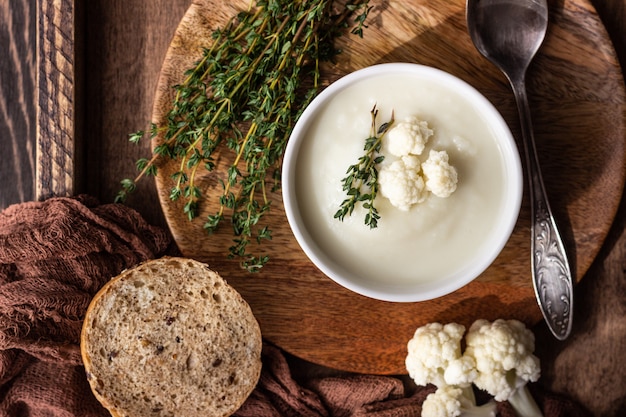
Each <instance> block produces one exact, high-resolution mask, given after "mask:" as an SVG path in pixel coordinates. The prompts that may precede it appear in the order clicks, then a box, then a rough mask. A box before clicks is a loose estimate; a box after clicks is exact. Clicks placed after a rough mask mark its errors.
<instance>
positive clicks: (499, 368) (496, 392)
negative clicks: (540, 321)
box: [464, 319, 542, 416]
mask: <svg viewBox="0 0 626 417" xmlns="http://www.w3.org/2000/svg"><path fill="white" fill-rule="evenodd" d="M466 342H467V348H466V349H465V354H464V355H466V356H471V357H473V358H474V360H475V361H476V370H477V371H478V376H477V377H476V379H475V380H474V383H475V384H476V386H477V387H478V388H480V389H482V390H485V391H487V392H488V393H490V394H491V395H493V397H494V399H495V400H496V401H508V402H509V403H510V404H511V405H512V406H513V408H514V409H515V410H516V411H517V412H518V414H519V415H523V416H541V415H542V414H541V411H540V410H539V408H538V407H537V404H536V403H535V401H534V400H533V398H532V396H531V395H530V393H529V391H528V387H527V383H528V382H529V381H532V382H535V381H537V380H538V379H539V376H540V374H541V367H540V365H539V358H537V357H536V356H535V355H533V351H534V350H535V336H534V334H533V333H532V331H530V330H529V329H527V328H526V326H525V325H524V323H522V322H520V321H518V320H503V319H498V320H496V321H494V322H493V323H490V322H488V321H487V320H476V321H475V322H474V324H472V326H471V327H470V329H469V331H468V333H467V336H466Z"/></svg>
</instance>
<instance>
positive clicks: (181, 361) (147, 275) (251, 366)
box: [81, 257, 262, 417]
mask: <svg viewBox="0 0 626 417" xmlns="http://www.w3.org/2000/svg"><path fill="white" fill-rule="evenodd" d="M261 349H262V339H261V331H260V328H259V325H258V322H257V321H256V319H255V317H254V315H253V313H252V310H251V309H250V306H249V305H248V304H247V303H246V302H245V300H244V299H243V298H242V297H241V295H240V294H239V293H238V292H237V291H236V290H235V289H234V288H232V287H231V286H230V285H228V284H227V283H226V281H225V280H224V279H223V278H221V277H220V276H219V274H218V273H216V272H215V271H212V270H211V269H210V268H209V267H208V265H206V264H203V263H201V262H198V261H195V260H191V259H186V258H176V257H164V258H160V259H157V260H151V261H147V262H144V263H142V264H140V265H138V266H136V267H134V268H132V269H128V270H125V271H123V272H122V273H121V274H120V275H118V276H117V277H115V278H113V279H112V280H111V281H109V282H108V283H107V284H106V285H105V286H104V287H103V288H102V289H100V291H99V292H98V293H97V294H96V295H95V296H94V298H93V300H92V301H91V303H90V305H89V307H88V309H87V313H86V316H85V320H84V322H83V327H82V332H81V355H82V359H83V363H84V366H85V371H86V375H87V379H88V381H89V384H90V386H91V389H92V391H93V393H94V395H95V396H96V398H97V399H98V400H99V401H100V403H101V404H102V405H103V406H104V407H105V408H107V409H108V410H109V412H110V413H111V415H112V416H114V417H143V416H159V417H164V416H185V415H190V416H198V415H209V416H222V417H225V416H229V415H231V414H233V413H234V412H235V411H236V410H237V409H238V408H239V407H240V406H241V405H242V404H243V402H244V401H245V400H246V399H247V398H248V396H249V395H250V393H251V392H252V390H253V389H254V387H255V386H256V383H257V382H258V379H259V377H260V373H261Z"/></svg>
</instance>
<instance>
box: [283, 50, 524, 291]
mask: <svg viewBox="0 0 626 417" xmlns="http://www.w3.org/2000/svg"><path fill="white" fill-rule="evenodd" d="M388 73H393V74H400V73H406V74H412V75H415V76H422V77H424V76H427V77H429V78H430V79H433V80H435V81H438V82H445V83H447V84H448V85H450V86H451V88H453V89H455V91H459V92H460V94H461V95H462V96H464V97H466V98H467V99H468V102H469V103H470V104H471V105H472V106H473V107H476V108H481V109H484V110H482V111H483V112H484V113H485V115H486V119H487V120H488V121H489V124H490V125H491V127H492V128H493V129H494V130H495V131H496V132H498V137H499V138H500V139H499V141H498V146H499V147H500V149H501V154H502V155H503V160H504V161H505V170H506V172H507V175H506V176H505V177H506V178H507V181H506V187H505V188H506V189H507V191H508V196H507V198H505V199H504V203H503V208H502V211H503V212H504V213H505V215H503V216H501V219H500V223H501V226H502V227H500V229H499V230H501V233H496V234H494V236H495V237H492V238H491V239H492V240H493V245H491V246H490V248H491V250H489V251H485V254H484V256H482V255H481V259H480V260H479V261H477V262H472V263H470V264H469V265H467V266H466V267H464V268H462V269H461V270H460V271H458V272H457V273H456V274H454V278H448V279H447V280H446V281H445V283H443V285H442V283H441V281H437V282H428V283H417V284H416V285H415V286H409V287H407V286H405V285H389V284H388V283H384V284H383V283H380V285H374V286H371V285H364V281H363V280H361V281H359V280H358V279H355V278H356V277H354V276H353V274H351V273H350V272H349V271H347V270H346V269H345V268H344V267H343V266H341V265H339V264H337V263H336V262H335V261H333V260H332V259H330V258H329V257H328V256H327V255H326V254H325V253H324V251H323V250H322V249H321V248H319V246H318V245H317V244H315V243H314V239H313V238H312V236H311V235H310V233H309V232H308V231H307V228H306V226H305V225H304V222H303V220H302V217H301V215H300V212H299V210H298V202H297V198H296V192H295V191H296V190H295V188H296V186H295V182H296V181H295V179H294V177H295V172H296V161H297V159H298V151H299V149H300V147H301V145H302V141H303V140H304V138H305V137H306V130H307V128H308V126H309V124H310V123H311V122H312V121H313V120H314V118H315V116H316V115H317V113H318V112H319V111H320V108H321V107H322V106H323V105H324V103H325V102H326V101H327V100H329V99H331V98H332V97H333V96H334V95H336V94H337V93H339V92H340V91H341V90H343V89H344V88H346V87H347V86H349V85H351V84H353V83H355V82H358V81H361V80H363V79H366V78H371V77H376V76H380V75H384V74H388ZM281 182H282V190H281V191H282V200H283V206H284V209H285V214H286V217H287V221H288V223H289V227H290V229H291V231H292V233H293V235H294V237H295V239H296V241H297V242H298V244H299V246H300V248H301V249H302V250H303V252H304V253H305V254H306V256H307V257H308V258H309V260H310V261H311V262H312V263H313V264H314V265H315V266H316V267H317V269H319V270H320V271H321V272H322V273H323V274H324V275H326V276H327V277H328V278H330V279H331V280H332V281H334V282H336V283H337V284H339V285H341V286H342V287H344V288H346V289H348V290H350V291H352V292H355V293H357V294H360V295H363V296H366V297H369V298H373V299H377V300H381V301H390V302H419V301H427V300H431V299H435V298H438V297H442V296H444V295H447V294H450V293H453V292H455V291H457V290H459V289H461V288H462V287H464V286H465V285H467V284H468V283H470V282H471V281H473V280H474V279H476V278H477V277H478V276H480V275H481V274H482V273H483V272H484V271H485V270H487V268H489V266H490V265H491V264H492V263H493V262H494V261H495V259H496V258H497V257H498V255H499V254H500V253H501V252H502V250H503V249H504V247H505V246H506V243H507V242H508V240H509V239H510V237H511V235H512V233H513V230H514V228H515V225H516V223H517V219H518V217H519V213H520V210H521V204H522V196H523V171H522V164H521V159H520V154H519V149H518V147H517V144H516V142H515V138H514V137H513V134H512V133H511V130H510V128H509V126H508V124H507V123H506V121H505V120H504V118H503V117H502V115H501V114H500V112H499V111H498V110H497V109H496V107H495V106H494V105H493V104H492V103H491V102H490V101H489V100H488V99H487V98H486V97H485V96H484V95H483V94H482V93H480V92H479V91H478V90H477V89H476V88H475V87H473V86H472V85H470V84H469V83H467V82H465V81H464V80H462V79H460V78H458V77H457V76H455V75H452V74H450V73H448V72H445V71H443V70H440V69H438V68H435V67H431V66H426V65H422V64H416V63H401V62H394V63H383V64H375V65H371V66H368V67H365V68H362V69H358V70H355V71H353V72H351V73H349V74H347V75H344V76H343V77H341V78H339V79H338V80H336V81H334V82H333V83H331V84H330V85H328V86H327V87H326V88H325V89H324V90H322V91H321V92H320V93H319V94H318V95H317V96H316V97H315V98H314V99H313V100H312V101H311V103H309V105H308V106H307V107H306V108H305V109H304V111H303V112H302V114H301V115H300V117H299V119H298V121H297V122H296V124H295V126H294V128H293V129H292V132H291V134H290V137H289V140H288V141H287V146H286V148H285V152H284V155H283V166H282V173H281ZM506 213H508V216H507V215H506ZM481 253H482V252H481ZM428 284H430V285H428ZM435 284H436V285H435ZM407 288H409V289H408V290H407ZM410 289H419V292H417V293H416V292H412V291H411V290H410Z"/></svg>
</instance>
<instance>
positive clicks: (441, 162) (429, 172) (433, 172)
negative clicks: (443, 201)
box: [422, 150, 458, 198]
mask: <svg viewBox="0 0 626 417" xmlns="http://www.w3.org/2000/svg"><path fill="white" fill-rule="evenodd" d="M422 172H423V173H424V177H425V179H426V181H425V185H426V189H427V190H428V191H430V192H431V193H433V194H434V195H436V196H437V197H441V198H447V197H450V195H451V194H452V193H453V192H454V191H455V190H456V184H457V182H458V175H457V172H456V168H454V167H453V166H451V165H450V164H449V163H448V153H447V152H446V151H434V150H431V151H430V153H429V154H428V159H427V160H426V161H424V162H423V163H422Z"/></svg>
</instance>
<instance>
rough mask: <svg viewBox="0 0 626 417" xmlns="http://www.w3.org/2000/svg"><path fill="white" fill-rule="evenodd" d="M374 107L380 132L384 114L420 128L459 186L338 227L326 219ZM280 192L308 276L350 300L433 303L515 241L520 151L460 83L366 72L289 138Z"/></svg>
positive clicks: (433, 75) (315, 105) (396, 68)
mask: <svg viewBox="0 0 626 417" xmlns="http://www.w3.org/2000/svg"><path fill="white" fill-rule="evenodd" d="M373 104H376V106H377V108H378V109H379V111H380V113H379V118H380V120H379V122H380V123H382V122H386V121H387V119H389V118H390V114H391V109H393V111H394V113H395V117H396V119H395V120H396V121H400V120H401V119H402V118H403V117H405V116H410V115H417V116H419V117H420V119H422V120H425V121H427V122H428V123H429V125H430V127H431V128H432V129H433V130H434V132H435V134H434V135H433V139H431V142H432V143H431V144H430V145H429V146H431V147H432V148H435V149H437V150H441V149H445V150H448V151H449V154H450V163H451V165H453V166H454V165H455V164H458V165H457V170H458V172H459V182H458V186H457V190H456V191H455V193H454V194H452V196H451V197H449V198H448V199H439V198H436V197H432V198H431V199H429V200H428V202H427V203H422V204H421V205H419V204H418V205H417V206H421V207H419V208H412V209H411V210H410V211H408V212H402V211H399V210H398V209H395V208H394V207H393V206H391V204H389V202H388V201H387V200H386V199H384V198H382V197H380V193H379V197H378V198H377V200H376V201H377V203H376V206H377V208H378V209H379V212H380V214H381V219H380V220H379V225H378V227H377V228H376V229H372V230H370V229H369V227H367V226H365V225H364V224H363V217H362V216H363V213H362V212H360V211H359V210H358V209H357V210H355V213H354V214H353V215H352V216H349V217H347V218H346V219H345V220H344V221H343V222H341V221H339V220H337V219H334V218H333V215H334V212H335V211H336V210H337V209H338V208H339V205H340V203H341V201H342V200H343V198H345V192H343V191H342V190H341V180H342V178H343V177H344V176H345V172H346V169H347V167H348V166H349V165H350V164H352V163H355V162H356V160H357V158H358V156H360V155H362V154H363V143H364V140H365V138H366V137H367V134H368V133H369V131H370V124H371V123H370V122H371V114H370V110H371V109H372V107H373ZM485 138H486V139H485ZM429 143H430V142H429ZM446 148H447V149H446ZM282 186H283V191H282V192H283V203H284V207H285V211H286V215H287V219H288V221H289V225H290V227H291V229H292V231H293V234H294V235H295V238H296V240H297V241H298V243H299V245H300V246H301V248H302V250H303V251H304V252H305V254H306V255H307V256H308V258H309V259H310V260H311V261H312V262H313V263H314V264H315V265H316V266H317V268H319V269H320V270H321V271H322V272H323V273H324V274H326V275H327V276H328V277H329V278H330V279H332V280H334V281H335V282H336V283H338V284H340V285H341V286H343V287H345V288H347V289H349V290H351V291H354V292H356V293H358V294H361V295H364V296H367V297H371V298H374V299H379V300H385V301H395V302H414V301H423V300H429V299H433V298H437V297H440V296H443V295H446V294H449V293H451V292H453V291H456V290H458V289H459V288H461V287H463V286H465V285H466V284H468V283H469V282H470V281H472V280H473V279H475V278H476V277H478V276H479V275H480V274H482V273H483V272H484V271H485V270H486V269H487V268H488V267H489V266H490V265H491V264H492V262H493V261H494V260H495V259H496V257H497V256H498V255H499V253H500V252H501V251H502V249H503V247H504V246H505V244H506V243H507V241H508V239H509V237H510V235H511V233H512V232H513V229H514V226H515V223H516V221H517V218H518V215H519V210H520V205H521V201H522V192H523V181H522V168H521V164H520V157H519V153H518V150H517V147H516V144H515V141H514V139H513V136H512V134H511V132H510V130H509V128H508V126H507V125H506V123H505V121H504V120H503V118H502V117H501V115H500V114H499V113H498V111H497V110H496V109H495V107H494V106H493V105H492V104H491V103H490V102H489V101H488V100H487V99H486V98H485V97H484V96H482V95H481V94H480V93H479V92H478V91H477V90H476V89H474V88H473V87H472V86H470V85H469V84H467V83H465V82H464V81H462V80H460V79H458V78H456V77H454V76H452V75H450V74H448V73H446V72H443V71H441V70H438V69H435V68H431V67H426V66H422V65H417V64H407V63H391V64H380V65H375V66H372V67H368V68H364V69H362V70H358V71H355V72H353V73H351V74H349V75H347V76H345V77H343V78H341V79H339V80H338V81H336V82H334V83H333V84H331V85H330V86H328V87H327V88H326V89H325V90H323V91H322V92H321V93H320V94H319V95H318V96H317V97H316V98H315V99H314V100H313V102H312V103H311V104H310V105H309V106H308V107H307V108H306V109H305V111H304V112H303V114H302V116H301V117H300V119H299V120H298V122H297V124H296V126H295V127H294V129H293V132H292V134H291V137H290V139H289V142H288V145H287V149H286V151H285V155H284V163H283V171H282ZM417 206H416V207H417Z"/></svg>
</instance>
